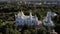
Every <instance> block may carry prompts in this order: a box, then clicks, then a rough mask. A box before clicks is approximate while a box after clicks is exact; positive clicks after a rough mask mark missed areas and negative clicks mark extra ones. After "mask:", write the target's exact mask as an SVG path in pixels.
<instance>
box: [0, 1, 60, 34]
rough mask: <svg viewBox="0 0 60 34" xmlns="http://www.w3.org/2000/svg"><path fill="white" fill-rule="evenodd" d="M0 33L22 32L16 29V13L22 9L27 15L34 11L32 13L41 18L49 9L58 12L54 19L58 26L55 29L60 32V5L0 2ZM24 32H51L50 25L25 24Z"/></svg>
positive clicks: (31, 33) (39, 33) (13, 33)
mask: <svg viewBox="0 0 60 34" xmlns="http://www.w3.org/2000/svg"><path fill="white" fill-rule="evenodd" d="M0 5H2V6H0V7H1V8H0V31H1V33H0V34H22V32H21V31H19V30H17V29H16V25H15V24H14V23H16V22H15V18H14V15H15V14H17V13H18V12H19V11H20V10H22V11H23V12H24V14H25V15H29V12H32V15H36V16H37V17H38V19H39V20H41V19H42V18H44V17H45V16H46V13H47V11H48V10H49V9H51V10H52V11H54V12H56V13H57V18H55V19H53V21H54V23H55V25H56V27H55V30H56V31H57V32H60V30H59V29H60V5H55V6H54V7H53V6H52V5H31V4H30V5H25V4H21V3H17V2H15V3H6V2H4V3H3V2H0ZM23 30H24V31H23V33H24V34H46V33H47V32H49V27H47V28H46V27H44V26H43V27H40V29H37V27H36V26H33V27H31V26H28V25H25V26H24V27H23Z"/></svg>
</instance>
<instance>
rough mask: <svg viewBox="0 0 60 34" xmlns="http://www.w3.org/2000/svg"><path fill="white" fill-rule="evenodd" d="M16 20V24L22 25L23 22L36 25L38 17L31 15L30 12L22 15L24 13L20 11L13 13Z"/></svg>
mask: <svg viewBox="0 0 60 34" xmlns="http://www.w3.org/2000/svg"><path fill="white" fill-rule="evenodd" d="M15 20H16V26H24V24H27V25H29V26H33V25H36V26H38V25H39V23H38V18H37V16H36V15H35V16H32V13H31V12H30V15H29V16H27V15H24V13H23V12H22V11H21V12H19V13H18V14H17V15H15Z"/></svg>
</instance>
